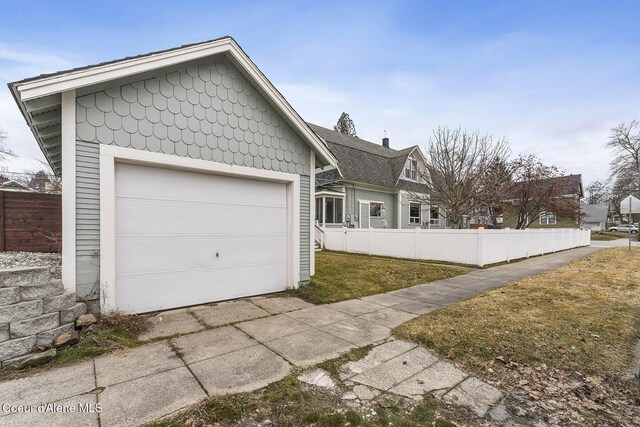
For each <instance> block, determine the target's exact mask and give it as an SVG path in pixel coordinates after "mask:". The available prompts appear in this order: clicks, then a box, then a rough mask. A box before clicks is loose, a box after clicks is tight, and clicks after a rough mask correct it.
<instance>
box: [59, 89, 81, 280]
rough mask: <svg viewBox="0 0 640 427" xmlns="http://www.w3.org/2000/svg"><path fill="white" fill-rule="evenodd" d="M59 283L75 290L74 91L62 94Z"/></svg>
mask: <svg viewBox="0 0 640 427" xmlns="http://www.w3.org/2000/svg"><path fill="white" fill-rule="evenodd" d="M61 115H62V125H61V127H62V163H63V164H64V165H65V168H64V171H63V172H62V284H63V285H64V288H65V289H66V290H67V291H73V292H75V291H76V274H77V273H76V91H75V90H70V91H68V92H64V93H63V94H62V113H61Z"/></svg>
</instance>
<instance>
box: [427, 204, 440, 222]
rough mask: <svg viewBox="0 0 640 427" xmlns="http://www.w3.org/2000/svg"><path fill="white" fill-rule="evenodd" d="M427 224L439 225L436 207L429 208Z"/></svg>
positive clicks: (438, 213) (438, 210) (438, 212)
mask: <svg viewBox="0 0 640 427" xmlns="http://www.w3.org/2000/svg"><path fill="white" fill-rule="evenodd" d="M429 215H430V218H429V224H431V225H440V209H438V207H437V206H431V209H430V210H429Z"/></svg>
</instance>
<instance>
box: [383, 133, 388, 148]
mask: <svg viewBox="0 0 640 427" xmlns="http://www.w3.org/2000/svg"><path fill="white" fill-rule="evenodd" d="M382 146H383V147H385V148H389V138H387V131H386V130H385V131H384V138H382Z"/></svg>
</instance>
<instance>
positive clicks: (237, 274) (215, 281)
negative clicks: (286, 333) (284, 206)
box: [117, 265, 282, 313]
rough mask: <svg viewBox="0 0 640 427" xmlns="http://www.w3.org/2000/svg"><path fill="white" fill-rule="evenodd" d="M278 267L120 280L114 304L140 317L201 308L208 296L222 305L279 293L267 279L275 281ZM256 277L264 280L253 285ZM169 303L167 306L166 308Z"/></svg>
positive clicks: (277, 285) (278, 286) (278, 285)
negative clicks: (242, 298) (165, 310)
mask: <svg viewBox="0 0 640 427" xmlns="http://www.w3.org/2000/svg"><path fill="white" fill-rule="evenodd" d="M281 267H282V266H280V265H274V266H270V267H265V266H255V267H242V268H241V269H227V270H219V271H216V272H211V271H209V270H192V271H188V272H186V273H180V274H163V275H159V276H155V275H154V276H147V277H131V278H123V279H119V280H118V298H117V304H118V307H119V308H120V309H121V310H123V311H125V312H131V313H133V312H138V313H144V312H149V311H154V310H158V309H159V308H158V307H163V308H172V307H185V306H190V305H198V304H202V303H205V302H209V301H211V300H210V298H211V295H212V294H214V295H216V299H215V301H224V300H227V299H233V298H241V297H246V296H251V295H257V294H266V293H271V292H280V291H282V283H281V282H280V281H277V280H269V279H268V278H270V277H277V276H278V274H279V272H280V268H281ZM256 275H261V276H263V277H264V279H265V280H260V281H256V280H255V277H256ZM226 284H231V285H226ZM247 285H251V286H247ZM169 301H170V302H171V304H170V306H168V307H167V302H169Z"/></svg>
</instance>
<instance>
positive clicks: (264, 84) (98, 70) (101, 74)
mask: <svg viewBox="0 0 640 427" xmlns="http://www.w3.org/2000/svg"><path fill="white" fill-rule="evenodd" d="M221 53H224V54H227V55H229V56H230V57H231V58H233V59H234V60H235V61H236V63H237V64H239V65H240V67H241V71H245V72H246V73H247V76H248V77H249V78H250V79H252V80H253V81H254V82H255V83H256V84H257V86H258V88H259V89H261V90H262V91H264V93H265V95H266V96H267V97H268V98H269V99H270V100H272V101H273V103H274V105H275V106H276V108H277V109H279V110H280V111H281V112H282V113H283V114H284V115H285V116H286V117H287V118H288V119H289V120H290V121H291V124H292V125H293V127H294V128H295V129H296V130H297V131H298V132H299V133H300V135H301V136H302V137H303V138H304V139H306V140H307V142H309V143H310V145H311V146H312V147H313V149H314V150H315V151H316V152H317V153H319V154H320V156H321V157H322V159H323V160H325V161H326V163H328V164H330V165H332V166H334V167H337V163H338V161H337V159H336V158H335V157H334V156H333V154H332V153H331V151H329V148H328V147H327V146H326V144H325V143H324V141H323V140H322V139H321V138H320V137H319V136H318V135H316V133H315V132H313V131H312V130H311V128H310V127H309V126H308V125H307V123H306V122H305V121H304V120H303V119H302V117H300V115H299V114H298V113H297V112H296V111H295V110H294V109H293V107H291V105H290V104H289V103H288V102H287V100H286V99H285V98H284V97H283V96H282V94H281V93H280V92H279V91H278V90H277V89H276V88H275V87H274V86H273V84H272V83H271V82H270V81H269V80H268V79H267V78H266V77H265V75H264V74H263V73H262V72H261V71H260V70H259V69H258V67H257V66H256V64H255V63H254V62H253V61H252V60H251V59H250V58H249V56H248V55H247V54H246V53H245V52H244V51H243V50H242V48H240V46H239V45H238V44H237V43H236V41H235V40H233V39H232V38H230V37H225V38H222V39H218V40H213V41H210V42H206V43H199V44H196V45H192V46H185V47H183V48H178V49H173V50H169V51H164V52H158V53H154V54H150V55H145V56H141V57H137V58H130V59H125V60H121V61H116V62H113V63H110V64H103V65H96V66H92V67H87V68H83V69H79V70H75V71H74V70H71V71H69V72H67V73H63V74H57V75H53V76H48V77H47V76H44V77H42V78H37V79H34V80H30V81H26V82H24V83H20V82H16V83H12V84H11V89H12V91H14V94H15V95H17V96H16V99H18V100H19V103H25V102H26V101H29V100H32V99H36V98H41V97H44V96H48V95H53V94H57V93H62V92H65V91H70V90H76V89H80V88H82V87H87V86H92V85H96V84H99V83H103V82H107V81H111V80H116V79H119V78H124V77H129V76H132V75H136V74H141V73H145V72H148V71H153V70H157V69H160V68H165V67H168V66H171V65H176V64H181V63H184V62H188V61H193V60H197V59H201V58H205V57H208V56H213V55H217V54H221Z"/></svg>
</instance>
